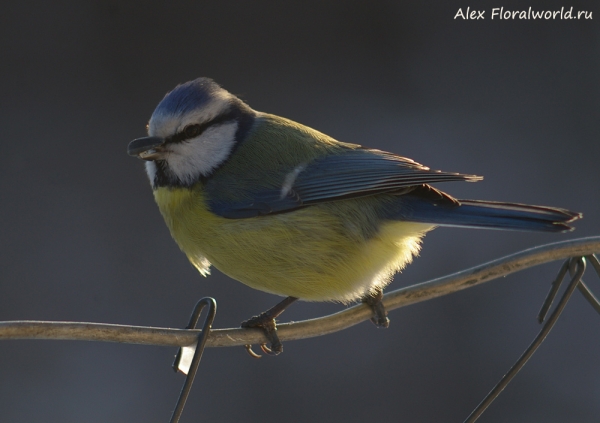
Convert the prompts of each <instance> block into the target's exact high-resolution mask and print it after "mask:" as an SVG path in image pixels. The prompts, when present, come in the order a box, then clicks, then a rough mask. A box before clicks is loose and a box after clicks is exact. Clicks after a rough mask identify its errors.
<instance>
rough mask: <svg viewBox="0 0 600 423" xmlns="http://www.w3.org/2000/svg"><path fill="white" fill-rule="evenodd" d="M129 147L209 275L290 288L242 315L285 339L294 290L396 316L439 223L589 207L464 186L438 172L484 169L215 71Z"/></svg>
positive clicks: (546, 223) (522, 220) (513, 222)
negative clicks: (248, 97) (276, 101)
mask: <svg viewBox="0 0 600 423" xmlns="http://www.w3.org/2000/svg"><path fill="white" fill-rule="evenodd" d="M128 153H129V154H130V155H132V156H135V157H139V158H140V159H143V160H145V161H146V172H147V174H148V177H149V179H150V183H151V185H152V189H153V192H154V198H155V200H156V203H157V204H158V207H159V209H160V212H161V214H162V216H163V217H164V220H165V222H166V224H167V226H168V228H169V230H170V232H171V235H172V236H173V238H174V239H175V241H176V242H177V244H178V245H179V247H180V248H181V250H182V251H183V252H184V253H185V254H186V255H187V257H188V258H189V260H190V262H191V263H192V264H193V265H194V266H195V267H196V268H197V269H198V270H199V271H200V273H201V274H202V275H205V276H206V275H208V274H209V272H210V266H211V264H212V265H214V266H215V267H216V268H217V269H219V270H220V271H221V272H223V273H225V274H226V275H228V276H230V277H232V278H234V279H237V280H238V281H240V282H242V283H244V284H246V285H248V286H250V287H252V288H255V289H259V290H261V291H265V292H269V293H272V294H276V295H281V296H285V297H286V299H285V300H283V301H282V302H281V303H279V304H278V305H276V306H275V307H273V308H272V309H270V310H269V311H267V312H265V313H262V314H261V315H259V316H255V317H253V318H252V319H250V320H248V321H246V322H244V323H243V324H242V326H244V327H260V328H263V329H264V330H265V332H266V334H267V338H268V339H269V340H270V341H271V344H272V347H271V349H272V351H273V352H274V353H277V352H279V351H281V343H280V342H279V340H278V339H277V335H276V332H275V321H274V319H275V317H277V316H278V315H279V314H280V313H281V312H282V311H283V310H284V309H285V307H287V306H288V305H289V304H291V303H292V302H293V301H295V300H296V299H302V300H305V301H339V302H342V303H348V302H352V301H356V300H360V299H362V300H363V301H365V302H367V303H368V304H370V305H371V306H372V307H373V310H374V317H373V319H372V320H373V321H374V322H375V323H376V324H378V325H379V326H387V324H388V319H387V313H386V312H385V310H384V309H383V306H382V304H381V292H382V290H383V288H384V287H385V286H386V285H387V284H388V283H389V282H390V280H391V278H392V276H393V275H394V274H395V273H397V272H399V271H400V270H402V269H403V268H404V267H405V266H406V265H407V264H409V263H410V262H411V261H412V259H413V257H414V256H415V255H417V254H418V252H419V248H420V242H421V239H422V238H423V236H424V235H425V233H427V232H428V231H430V230H431V229H433V228H435V227H436V226H460V227H473V228H490V229H517V230H531V231H546V232H564V231H569V230H571V229H572V228H571V227H570V226H568V223H570V222H572V221H574V220H576V219H578V218H580V217H581V214H579V213H574V212H571V211H568V210H564V209H560V208H555V207H543V206H530V205H523V204H515V203H500V202H491V201H475V200H457V199H455V198H453V197H451V196H450V195H448V194H446V193H444V192H442V191H439V190H438V189H436V188H434V187H432V186H431V185H430V184H434V183H438V182H446V181H467V182H474V181H479V180H481V179H482V178H481V177H480V176H475V175H467V174H460V173H451V172H441V171H437V170H431V169H429V168H428V167H426V166H423V165H421V164H419V163H416V162H414V161H413V160H410V159H407V158H405V157H401V156H398V155H395V154H393V153H388V152H385V151H380V150H374V149H369V148H365V147H362V146H360V145H357V144H348V143H344V142H339V141H336V140H335V139H333V138H331V137H329V136H327V135H325V134H323V133H321V132H319V131H316V130H314V129H312V128H309V127H307V126H304V125H302V124H299V123H296V122H294V121H291V120H289V119H285V118H283V117H279V116H275V115H271V114H267V113H262V112H258V111H256V110H253V109H252V108H250V107H249V106H248V105H247V104H246V103H244V102H243V101H242V100H240V99H239V98H237V97H236V96H234V95H232V94H230V93H229V92H228V91H226V90H224V89H223V88H221V87H220V86H219V85H218V84H216V83H215V82H213V81H212V80H211V79H208V78H198V79H196V80H194V81H190V82H187V83H185V84H181V85H178V86H177V87H175V89H173V90H172V91H171V92H169V93H168V94H167V95H166V96H165V97H164V98H163V99H162V101H161V102H160V103H159V104H158V106H157V107H156V109H155V110H154V113H153V114H152V117H151V118H150V121H149V123H148V136H147V137H144V138H138V139H136V140H133V141H132V142H131V143H130V144H129V146H128Z"/></svg>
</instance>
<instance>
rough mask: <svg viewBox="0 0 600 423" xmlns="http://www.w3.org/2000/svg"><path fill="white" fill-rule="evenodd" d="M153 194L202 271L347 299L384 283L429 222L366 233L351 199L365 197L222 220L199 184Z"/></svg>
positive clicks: (288, 291) (289, 291) (311, 297)
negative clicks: (215, 269)
mask: <svg viewBox="0 0 600 423" xmlns="http://www.w3.org/2000/svg"><path fill="white" fill-rule="evenodd" d="M154 196H155V199H156V202H157V203H158V206H159V208H160V211H161V213H162V215H163V217H164V218H165V221H166V223H167V226H168V227H169V229H170V231H171V234H172V236H173V238H174V239H175V241H176V242H177V244H179V247H180V248H181V249H182V251H183V252H184V253H185V254H186V255H187V256H188V258H189V259H190V261H191V262H192V264H194V265H195V266H196V267H197V268H198V270H200V272H201V273H203V274H208V267H209V265H210V264H209V263H208V262H210V263H212V264H213V265H214V266H215V267H216V268H217V269H219V270H220V271H221V272H223V273H225V274H226V275H228V276H230V277H232V278H234V279H237V280H238V281H240V282H242V283H244V284H246V285H248V286H250V287H252V288H255V289H259V290H262V291H266V292H270V293H273V294H278V295H283V296H293V297H298V298H301V299H303V300H308V301H342V302H349V301H353V300H356V299H358V298H361V297H363V296H364V295H366V294H367V293H369V292H372V291H374V290H376V289H379V288H383V287H384V286H385V285H387V283H389V280H390V278H391V277H392V276H393V274H394V273H396V272H397V271H399V270H401V269H402V268H403V267H404V266H405V265H406V264H408V263H409V262H410V261H411V260H412V257H413V256H414V255H416V254H417V253H418V251H419V242H420V239H421V237H422V236H423V235H424V234H425V232H427V231H428V230H430V229H431V228H433V226H431V225H427V224H418V223H412V222H398V221H387V222H382V223H380V225H379V227H378V230H377V231H376V233H374V234H371V235H369V236H368V237H367V236H365V234H364V231H361V230H360V225H361V222H364V219H368V218H369V216H364V215H361V216H359V215H357V213H356V211H357V204H358V203H356V202H357V201H366V202H368V201H370V200H368V199H365V200H345V201H338V202H335V203H325V204H320V205H316V206H312V207H307V208H304V209H300V210H296V211H293V212H290V213H282V214H275V215H269V216H263V217H255V218H248V219H225V218H222V217H219V216H217V215H215V214H213V213H211V212H210V211H209V210H208V209H207V207H206V204H205V201H204V198H203V193H202V191H201V189H192V190H190V189H186V188H175V189H173V188H158V189H156V190H155V191H154ZM371 201H372V200H371ZM365 204H366V203H365ZM364 210H365V208H364V207H363V208H362V209H361V211H364ZM366 210H367V211H368V210H369V207H366ZM367 214H368V213H367ZM372 218H373V219H375V218H376V217H375V216H373V217H372Z"/></svg>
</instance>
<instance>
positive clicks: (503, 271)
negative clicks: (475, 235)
mask: <svg viewBox="0 0 600 423" xmlns="http://www.w3.org/2000/svg"><path fill="white" fill-rule="evenodd" d="M598 252H600V236H596V237H589V238H580V239H574V240H570V241H563V242H557V243H553V244H547V245H543V246H540V247H535V248H531V249H528V250H525V251H521V252H519V253H516V254H512V255H510V256H506V257H503V258H500V259H497V260H494V261H491V262H488V263H485V264H482V265H479V266H476V267H473V268H471V269H467V270H463V271H462V272H458V273H454V274H452V275H448V276H444V277H442V278H438V279H433V280H431V281H428V282H423V283H420V284H416V285H412V286H409V287H406V288H402V289H398V290H396V291H391V292H388V293H387V294H386V295H385V296H384V299H383V302H384V304H385V307H386V308H387V310H393V309H396V308H400V307H404V306H407V305H410V304H415V303H418V302H421V301H426V300H429V299H432V298H436V297H440V296H442V295H447V294H450V293H452V292H456V291H460V290H462V289H466V288H470V287H472V286H475V285H479V284H481V283H484V282H487V281H490V280H493V279H496V278H499V277H501V276H506V275H509V274H511V273H513V272H516V271H519V270H523V269H526V268H528V267H532V266H536V265H538V264H543V263H547V262H550V261H553V260H564V259H567V258H569V257H575V256H586V255H590V254H594V253H598ZM371 313H372V312H371V309H370V308H369V306H367V305H365V304H359V305H356V306H354V307H350V308H348V309H345V310H343V311H340V312H338V313H335V314H331V315H329V316H324V317H320V318H317V319H310V320H304V321H301V322H290V323H280V324H278V325H277V330H278V333H279V338H280V339H281V340H282V341H286V340H287V341H289V340H294V339H303V338H312V337H316V336H322V335H327V334H329V333H333V332H337V331H340V330H343V329H346V328H349V327H351V326H354V325H356V324H358V323H360V322H362V321H364V320H368V319H370V318H371ZM2 339H58V340H81V341H104V342H123V343H130V344H146V345H159V346H186V345H190V344H192V343H194V342H196V340H197V339H198V331H197V330H185V329H167V328H154V327H144V326H127V325H109V324H100V323H74V322H43V321H29V320H26V321H9V322H0V340H2ZM264 342H267V339H266V338H265V337H264V335H263V332H262V331H261V330H259V329H241V328H237V329H213V330H212V331H211V333H210V336H209V338H208V341H207V344H206V346H207V347H232V346H240V345H246V344H261V343H264Z"/></svg>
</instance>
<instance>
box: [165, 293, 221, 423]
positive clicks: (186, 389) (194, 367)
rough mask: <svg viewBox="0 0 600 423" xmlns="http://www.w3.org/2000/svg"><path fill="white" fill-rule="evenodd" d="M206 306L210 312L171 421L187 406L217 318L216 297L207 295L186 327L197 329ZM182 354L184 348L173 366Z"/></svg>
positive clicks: (174, 422)
mask: <svg viewBox="0 0 600 423" xmlns="http://www.w3.org/2000/svg"><path fill="white" fill-rule="evenodd" d="M205 306H208V307H209V308H208V314H207V316H206V320H204V325H203V326H202V332H200V333H199V334H198V344H197V345H196V349H195V351H194V358H192V364H191V365H190V369H189V370H188V374H187V377H186V378H185V382H184V383H183V388H181V393H180V394H179V399H178V400H177V405H175V410H173V414H172V415H171V420H170V421H169V422H170V423H177V422H179V419H180V418H181V414H182V413H183V407H184V406H185V402H186V401H187V399H188V396H189V395H190V391H191V390H192V384H193V383H194V379H195V378H196V373H197V372H198V366H199V365H200V359H201V358H202V353H203V352H204V347H205V346H206V341H207V340H208V334H209V333H210V329H211V327H212V324H213V321H214V320H215V315H216V314H217V302H216V301H215V299H214V298H210V297H206V298H202V299H201V300H200V301H198V303H196V306H195V307H194V311H193V312H192V316H191V317H190V322H189V323H188V325H187V327H186V329H195V328H196V324H197V323H198V319H199V318H200V313H202V310H203V309H204V307H205ZM181 356H182V350H181V348H180V349H179V352H178V353H177V357H176V358H175V363H173V367H174V368H176V367H177V365H178V363H179V360H180V359H181Z"/></svg>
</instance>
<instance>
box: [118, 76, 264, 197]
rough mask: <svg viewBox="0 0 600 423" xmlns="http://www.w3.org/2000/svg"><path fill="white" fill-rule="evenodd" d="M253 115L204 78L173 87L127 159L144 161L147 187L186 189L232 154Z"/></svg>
mask: <svg viewBox="0 0 600 423" xmlns="http://www.w3.org/2000/svg"><path fill="white" fill-rule="evenodd" d="M254 115H255V112H254V111H253V110H252V109H251V108H250V107H249V106H247V105H246V104H245V103H244V102H242V101H241V100H240V99H238V98H237V97H236V96H234V95H233V94H230V93H229V92H227V91H226V90H224V89H223V88H221V87H220V86H219V85H218V84H216V83H215V82H214V81H212V80H211V79H209V78H198V79H195V80H193V81H190V82H186V83H185V84H181V85H178V86H177V87H175V89H173V91H171V92H169V93H168V94H167V95H166V96H165V97H164V98H163V99H162V101H161V102H160V103H159V104H158V106H156V109H155V110H154V113H152V117H151V118H150V122H149V123H148V136H147V137H144V138H138V139H135V140H133V141H131V142H130V143H129V146H128V149H127V151H128V153H129V154H130V155H131V156H135V157H139V158H140V159H143V160H146V161H147V163H146V171H147V173H148V177H149V178H150V181H151V183H152V184H153V186H154V187H157V186H191V185H193V184H194V183H196V182H197V181H198V180H199V179H200V178H202V177H207V176H209V175H210V174H211V173H212V172H214V171H215V169H217V168H218V167H219V166H220V165H221V164H223V163H224V162H225V161H226V160H227V158H228V157H229V155H230V154H231V153H232V151H233V149H234V147H235V145H236V144H237V142H239V141H240V140H241V139H242V138H243V136H244V134H245V133H246V132H247V131H248V129H249V128H250V126H251V125H252V122H253V119H254Z"/></svg>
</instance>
